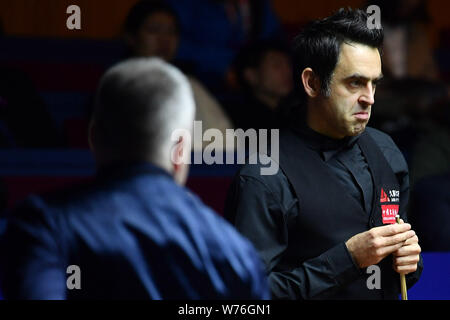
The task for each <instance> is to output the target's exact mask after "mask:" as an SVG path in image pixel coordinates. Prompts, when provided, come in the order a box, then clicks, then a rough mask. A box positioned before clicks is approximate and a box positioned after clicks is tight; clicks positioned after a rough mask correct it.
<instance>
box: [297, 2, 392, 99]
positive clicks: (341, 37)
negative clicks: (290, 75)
mask: <svg viewBox="0 0 450 320" xmlns="http://www.w3.org/2000/svg"><path fill="white" fill-rule="evenodd" d="M367 18H368V16H367V14H366V13H365V12H364V11H362V10H359V9H357V10H352V9H350V8H348V9H343V8H341V9H339V10H338V11H337V12H336V13H335V14H334V15H332V16H330V17H327V18H325V19H322V20H315V21H312V22H310V23H309V24H307V25H306V26H305V28H304V29H303V31H302V32H301V33H300V34H299V35H298V36H297V37H296V38H295V39H294V43H293V54H294V76H295V79H296V81H299V82H300V83H301V79H300V76H301V72H302V71H303V70H304V69H305V68H307V67H310V68H311V69H312V70H313V71H314V73H315V74H316V75H317V76H318V77H319V79H320V81H321V91H322V93H323V94H324V95H326V96H328V95H329V94H330V92H329V90H330V89H329V88H330V81H331V76H332V74H333V71H334V69H335V67H336V65H337V62H338V59H339V54H340V51H341V45H342V44H343V43H348V42H354V43H360V44H365V45H368V46H370V47H373V48H377V49H378V50H380V48H381V45H382V43H383V30H382V29H369V28H368V27H367Z"/></svg>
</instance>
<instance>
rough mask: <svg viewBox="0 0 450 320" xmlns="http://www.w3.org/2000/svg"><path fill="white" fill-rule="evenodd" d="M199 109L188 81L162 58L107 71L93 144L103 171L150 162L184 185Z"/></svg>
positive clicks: (96, 112) (138, 60)
mask: <svg viewBox="0 0 450 320" xmlns="http://www.w3.org/2000/svg"><path fill="white" fill-rule="evenodd" d="M194 113H195V105H194V100H193V96H192V92H191V88H190V85H189V83H188V80H187V79H186V77H185V76H184V75H183V74H182V73H181V72H180V71H179V70H178V69H176V68H175V67H173V66H171V65H169V64H167V63H165V62H164V61H162V60H161V59H158V58H133V59H130V60H127V61H124V62H122V63H119V64H117V65H116V66H114V67H112V68H111V69H109V70H108V71H107V72H106V74H105V75H104V76H103V78H102V80H101V82H100V86H99V88H98V91H97V96H96V102H95V108H94V113H93V118H92V121H91V130H90V144H91V147H92V149H93V151H94V154H95V158H96V161H97V163H98V165H99V166H110V165H115V164H124V163H125V164H126V163H133V162H143V161H147V162H151V163H154V164H155V165H158V166H160V167H162V168H164V169H166V170H167V171H169V172H171V173H172V174H173V176H174V178H175V180H176V181H177V182H179V183H181V184H183V183H184V182H185V179H186V175H187V165H186V163H187V162H186V161H183V160H185V158H183V157H186V156H190V147H191V146H190V137H186V136H185V137H183V136H182V137H180V138H179V139H178V141H176V142H174V141H172V138H171V137H172V133H173V132H174V131H175V130H178V129H182V130H185V131H186V132H191V131H192V125H193V121H194Z"/></svg>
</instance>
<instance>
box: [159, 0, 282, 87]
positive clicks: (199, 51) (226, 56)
mask: <svg viewBox="0 0 450 320" xmlns="http://www.w3.org/2000/svg"><path fill="white" fill-rule="evenodd" d="M167 2H168V3H170V5H171V6H173V8H174V9H175V10H176V12H177V13H178V15H179V17H180V24H181V28H182V30H181V35H182V36H181V42H180V50H179V54H178V56H179V58H181V59H183V60H188V61H191V62H193V63H194V67H195V74H196V75H198V77H199V78H200V79H201V80H203V82H204V83H206V84H207V85H208V86H209V87H212V88H214V89H216V88H217V87H220V86H222V84H223V82H224V81H225V78H226V75H227V72H228V71H229V68H230V66H231V64H232V62H233V59H234V57H235V55H236V54H237V52H238V51H239V50H240V49H241V48H242V46H243V45H245V44H247V43H249V42H252V41H255V40H258V39H268V38H273V37H278V36H280V31H281V28H280V23H279V21H278V18H277V16H276V14H275V13H274V11H273V9H272V6H271V1H270V0H184V1H179V0H167ZM219 89H220V88H219Z"/></svg>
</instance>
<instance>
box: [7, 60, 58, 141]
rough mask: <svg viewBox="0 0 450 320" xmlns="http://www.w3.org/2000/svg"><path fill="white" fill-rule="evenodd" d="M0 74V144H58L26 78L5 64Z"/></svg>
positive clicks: (43, 107)
mask: <svg viewBox="0 0 450 320" xmlns="http://www.w3.org/2000/svg"><path fill="white" fill-rule="evenodd" d="M0 74H1V77H0V147H1V148H16V147H17V148H55V147H60V146H61V140H62V139H61V138H60V135H59V133H58V131H57V129H56V127H55V125H54V123H53V120H52V118H51V116H50V114H49V113H48V111H47V109H46V106H45V104H44V101H43V100H42V98H41V97H40V96H39V94H38V93H37V91H36V89H35V87H34V84H33V83H32V81H31V80H30V79H29V77H28V76H27V75H26V74H25V73H23V72H22V71H19V70H16V69H12V68H7V67H4V68H1V69H0Z"/></svg>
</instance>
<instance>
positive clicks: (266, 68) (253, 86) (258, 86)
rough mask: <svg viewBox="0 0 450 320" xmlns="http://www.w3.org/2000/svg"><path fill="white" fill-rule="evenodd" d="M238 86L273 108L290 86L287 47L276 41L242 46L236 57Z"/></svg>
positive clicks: (288, 91) (287, 92)
mask: <svg viewBox="0 0 450 320" xmlns="http://www.w3.org/2000/svg"><path fill="white" fill-rule="evenodd" d="M236 69H237V76H238V80H239V82H240V85H241V86H242V87H243V88H244V89H245V90H250V91H251V92H252V94H253V95H254V96H256V97H257V98H258V99H260V100H262V101H263V102H265V103H266V104H268V105H269V107H272V108H275V107H276V106H277V105H278V102H279V101H280V99H281V98H283V97H285V96H287V95H288V94H289V93H290V92H291V90H292V88H293V81H292V80H293V79H292V64H291V59H290V55H289V52H288V50H287V49H286V48H285V47H284V46H283V45H281V44H279V43H274V42H261V43H257V44H254V45H251V46H249V47H247V48H244V49H243V51H242V52H241V53H240V54H239V55H238V58H237V60H236Z"/></svg>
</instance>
